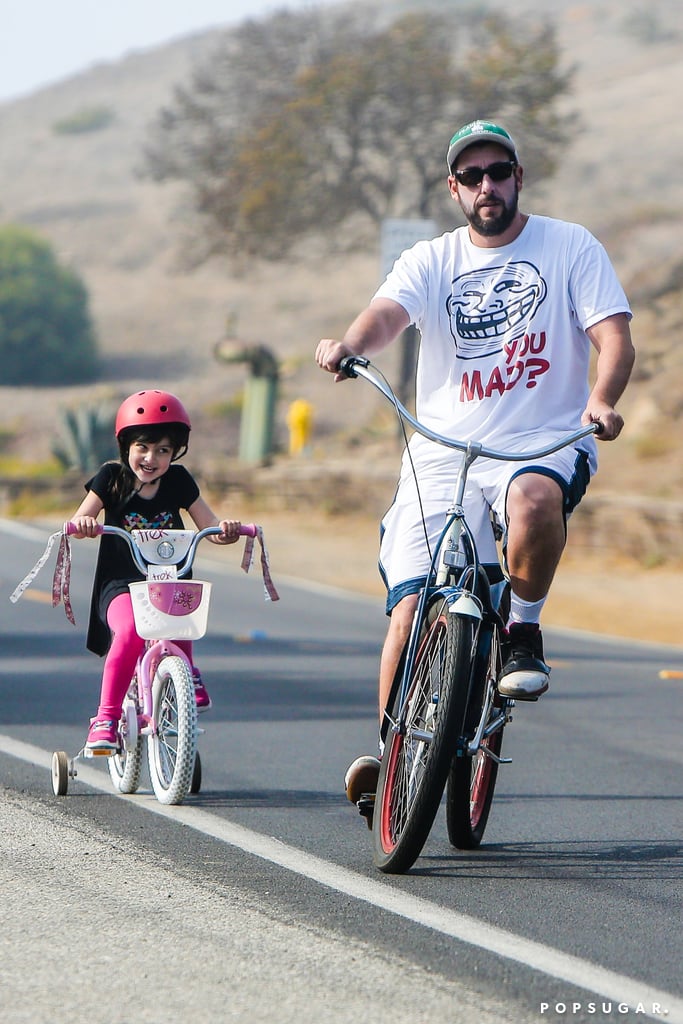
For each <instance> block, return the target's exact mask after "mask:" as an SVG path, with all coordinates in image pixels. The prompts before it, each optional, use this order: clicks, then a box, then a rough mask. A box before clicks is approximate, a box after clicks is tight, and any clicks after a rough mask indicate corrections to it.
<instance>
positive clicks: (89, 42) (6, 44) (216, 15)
mask: <svg viewBox="0 0 683 1024" xmlns="http://www.w3.org/2000/svg"><path fill="white" fill-rule="evenodd" d="M332 2H334V0H315V3H313V2H312V0H280V2H278V0H110V2H108V3H107V2H105V3H102V2H101V0H2V2H1V4H0V7H1V13H2V18H1V19H0V102H1V101H3V100H7V99H14V98H15V97H18V96H23V95H26V94H27V93H30V92H33V91H35V90H36V89H40V88H41V87H42V86H44V85H50V84H52V83H54V82H57V81H59V80H60V79H62V78H67V77H69V76H70V75H73V74H76V73H78V72H79V71H83V70H85V69H86V68H88V67H90V66H91V65H93V64H96V63H98V62H99V61H103V60H104V61H107V60H116V59H118V58H120V57H123V56H124V55H125V54H127V53H129V52H130V51H131V50H144V49H147V48H149V47H153V46H157V45H160V44H162V43H166V42H168V41H169V40H171V39H176V38H178V37H179V36H184V35H189V34H190V33H192V32H197V31H201V30H202V29H206V28H215V27H217V26H221V25H230V24H233V25H234V24H236V23H238V22H240V21H242V20H243V19H244V18H247V17H255V18H257V17H260V16H262V15H265V14H270V13H272V12H273V11H276V10H281V9H282V8H285V7H288V8H305V7H313V6H320V4H321V3H325V4H327V3H332Z"/></svg>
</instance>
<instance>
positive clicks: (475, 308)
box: [446, 260, 547, 359]
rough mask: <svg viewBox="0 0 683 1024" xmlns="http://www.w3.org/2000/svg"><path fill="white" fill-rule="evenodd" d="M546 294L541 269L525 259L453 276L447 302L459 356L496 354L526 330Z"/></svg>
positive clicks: (474, 356)
mask: <svg viewBox="0 0 683 1024" xmlns="http://www.w3.org/2000/svg"><path fill="white" fill-rule="evenodd" d="M546 293H547V288H546V283H545V281H544V280H543V278H542V277H541V275H540V273H539V272H538V270H537V269H536V267H535V266H534V265H533V264H532V263H527V262H526V261H524V260H520V261H518V262H513V263H506V264H504V265H502V266H498V267H487V268H486V269H484V270H473V271H471V272H470V273H468V274H463V275H462V276H461V277H456V279H455V280H454V281H453V286H452V291H451V295H450V297H449V299H448V302H447V304H446V306H447V309H448V316H449V322H450V329H451V334H452V335H453V340H454V341H455V348H456V354H457V356H458V358H459V359H479V358H481V357H482V356H489V355H493V354H494V353H496V352H501V351H502V349H503V346H504V345H505V343H506V341H510V340H511V339H512V338H514V337H519V335H521V334H524V333H526V332H528V331H529V325H530V324H531V321H532V320H533V318H534V316H535V315H536V312H537V311H538V308H539V306H540V305H541V303H542V302H543V300H544V299H545V297H546Z"/></svg>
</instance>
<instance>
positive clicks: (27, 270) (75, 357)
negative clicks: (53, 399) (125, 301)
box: [0, 225, 98, 385]
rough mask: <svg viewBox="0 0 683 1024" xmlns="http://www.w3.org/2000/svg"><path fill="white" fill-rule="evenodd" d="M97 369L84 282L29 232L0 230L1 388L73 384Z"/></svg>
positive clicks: (10, 227)
mask: <svg viewBox="0 0 683 1024" xmlns="http://www.w3.org/2000/svg"><path fill="white" fill-rule="evenodd" d="M97 367H98V359H97V347H96V342H95V335H94V331H93V326H92V323H91V319H90V314H89V311H88V296H87V292H86V289H85V286H84V284H83V282H82V281H81V280H80V278H79V277H78V276H77V275H76V274H75V273H74V272H73V271H71V270H69V269H67V268H65V267H63V266H60V265H59V263H58V262H57V259H56V258H55V255H54V253H53V251H52V249H51V247H50V245H49V244H48V243H47V242H45V241H44V240H43V239H42V238H40V237H38V236H37V235H36V234H34V233H33V232H32V231H29V230H28V229H26V228H23V227H19V226H15V225H5V226H4V227H0V383H2V384H31V385H45V384H78V383H84V382H87V381H91V380H93V379H94V377H95V375H96V373H97Z"/></svg>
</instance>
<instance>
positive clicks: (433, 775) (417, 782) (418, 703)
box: [373, 596, 473, 874]
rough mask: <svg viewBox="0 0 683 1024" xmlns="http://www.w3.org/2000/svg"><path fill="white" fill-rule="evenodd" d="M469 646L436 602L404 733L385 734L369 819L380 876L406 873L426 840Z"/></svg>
mask: <svg viewBox="0 0 683 1024" xmlns="http://www.w3.org/2000/svg"><path fill="white" fill-rule="evenodd" d="M472 640H473V629H472V624H471V623H470V622H469V620H467V619H466V618H463V617H461V616H459V615H453V614H450V613H449V610H448V605H447V603H446V602H445V601H444V599H443V598H442V597H438V596H437V598H436V599H435V600H434V602H433V603H432V604H431V605H430V607H429V608H428V610H427V614H426V616H425V622H424V625H423V628H422V637H421V640H420V643H419V646H418V650H417V654H416V656H415V661H414V664H413V667H412V671H411V674H410V683H409V688H408V700H407V711H406V714H405V728H404V729H402V730H401V731H400V732H394V731H393V730H391V729H390V730H389V732H388V735H387V741H386V747H385V750H384V755H383V757H382V768H381V771H380V775H379V781H378V786H377V796H376V800H375V811H374V819H373V846H374V861H375V864H376V866H377V867H378V868H379V869H380V871H384V872H386V873H393V874H399V873H401V872H404V871H407V870H408V869H409V868H410V867H412V865H413V864H414V863H415V861H416V860H417V858H418V857H419V856H420V853H421V852H422V848H423V846H424V844H425V842H426V841H427V837H428V835H429V832H430V829H431V827H432V824H433V822H434V818H435V816H436V812H437V810H438V808H439V803H440V801H441V797H442V795H443V790H444V786H445V784H446V778H447V775H448V770H449V766H450V763H451V759H452V755H453V751H454V749H455V743H456V741H457V739H458V736H459V733H460V731H461V729H462V725H463V721H464V715H465V709H466V705H467V693H468V688H469V675H470V666H471V657H472ZM399 699H400V695H399V696H398V697H397V699H396V702H395V706H394V708H393V709H392V718H393V719H394V720H396V719H397V718H398V716H399V713H400V710H401V709H400V708H399V707H398V706H397V704H398V700H399Z"/></svg>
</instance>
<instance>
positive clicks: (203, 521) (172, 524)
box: [71, 391, 240, 751]
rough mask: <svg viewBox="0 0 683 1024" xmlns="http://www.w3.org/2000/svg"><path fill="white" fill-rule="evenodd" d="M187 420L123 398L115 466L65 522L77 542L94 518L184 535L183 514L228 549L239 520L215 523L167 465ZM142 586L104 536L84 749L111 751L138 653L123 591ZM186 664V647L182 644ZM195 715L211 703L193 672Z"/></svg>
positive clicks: (179, 470)
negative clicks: (93, 692)
mask: <svg viewBox="0 0 683 1024" xmlns="http://www.w3.org/2000/svg"><path fill="white" fill-rule="evenodd" d="M190 428H191V424H190V418H189V416H188V414H187V412H186V411H185V408H184V406H183V404H182V402H181V401H180V400H179V399H178V398H176V397H175V395H171V394H169V393H168V392H166V391H138V392H137V393H136V394H134V395H131V396H130V397H129V398H127V399H126V400H125V401H124V402H123V403H122V404H121V406H120V408H119V411H118V413H117V414H116V426H115V434H116V440H117V442H118V446H119V453H120V461H119V462H106V463H105V464H104V465H103V466H101V467H100V469H99V471H98V472H97V474H96V475H95V476H94V477H93V478H92V479H91V480H88V482H87V483H86V485H85V487H86V490H87V492H88V494H87V497H86V498H84V500H83V501H82V502H81V504H80V505H79V507H78V509H77V510H76V512H75V514H74V515H73V517H72V520H71V522H72V523H73V524H74V525H75V526H76V528H77V532H76V533H74V534H73V535H72V536H74V537H76V538H82V537H95V536H97V534H96V529H97V516H98V515H99V513H100V512H101V511H102V509H104V522H105V524H106V525H109V526H119V527H122V528H123V529H125V530H135V529H158V528H162V529H164V528H165V529H176V530H177V529H183V528H184V525H183V521H182V518H181V515H180V510H181V509H187V511H188V513H189V514H190V516H191V518H192V520H193V522H194V524H195V526H196V527H197V529H198V530H203V529H204V528H205V527H207V526H220V528H221V531H222V532H221V533H220V534H216V535H214V536H211V537H209V540H211V541H213V542H214V543H216V544H234V543H235V541H236V540H237V539H238V537H239V534H238V530H239V527H240V523H239V521H238V520H233V519H224V520H222V521H221V522H219V521H218V518H217V517H216V516H215V515H214V513H213V512H212V511H211V509H210V508H209V506H208V505H207V503H206V502H205V501H204V499H203V498H202V497H200V494H199V487H198V486H197V484H196V482H195V480H194V478H193V477H192V476H191V475H190V473H188V471H187V470H186V469H185V468H184V467H183V466H176V465H173V463H174V462H175V461H176V459H179V458H181V457H182V456H183V455H184V454H185V452H186V451H187V447H188V439H189V434H190ZM141 579H143V577H142V575H141V573H140V572H139V570H138V569H137V567H136V566H135V564H134V562H133V559H132V557H131V554H130V551H129V550H128V547H127V545H126V544H125V543H124V542H123V540H121V538H120V537H116V536H111V535H106V534H105V535H103V536H102V539H101V542H100V548H99V553H98V557H97V566H96V569H95V579H94V582H93V591H92V599H91V604H90V622H89V626H88V637H87V647H88V650H90V651H93V653H95V654H99V655H100V656H102V655H106V659H105V662H104V670H103V673H102V689H101V692H100V705H99V708H98V709H97V714H96V716H95V717H94V718H92V719H91V720H90V730H89V732H88V739H87V741H86V744H85V745H86V749H90V750H101V751H108V750H116V749H117V747H118V740H117V725H118V721H119V717H120V715H121V705H122V703H123V699H124V697H125V695H126V693H127V691H128V687H129V685H130V681H131V678H132V675H133V672H134V671H135V665H136V662H137V659H138V657H139V655H140V654H141V652H142V650H143V648H144V640H141V639H140V637H139V636H138V635H137V633H136V632H135V622H134V619H133V607H132V603H131V598H130V592H129V590H128V584H129V583H131V582H133V581H135V580H141ZM178 646H179V647H181V648H182V649H183V650H184V651H185V652H186V653H187V655H188V657H189V659H190V661H192V643H191V642H190V641H180V642H178ZM194 678H195V696H196V701H197V709H198V710H200V711H206V710H208V708H210V707H211V698H210V697H209V695H208V693H207V691H206V688H205V687H204V686H203V684H202V681H201V677H200V675H199V673H198V672H197V670H196V669H195V670H194Z"/></svg>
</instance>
